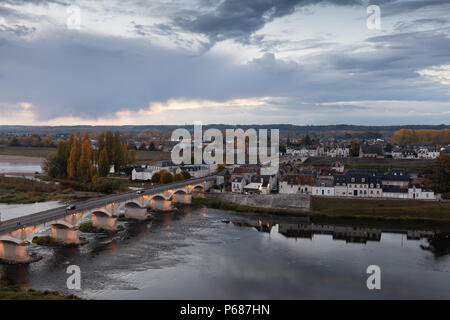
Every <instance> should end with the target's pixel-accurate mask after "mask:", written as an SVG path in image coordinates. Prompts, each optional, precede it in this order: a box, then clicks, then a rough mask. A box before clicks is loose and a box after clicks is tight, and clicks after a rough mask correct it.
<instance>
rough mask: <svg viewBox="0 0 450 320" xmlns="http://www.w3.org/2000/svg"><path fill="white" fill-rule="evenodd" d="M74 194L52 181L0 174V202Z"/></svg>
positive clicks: (46, 199) (64, 196) (67, 196)
mask: <svg viewBox="0 0 450 320" xmlns="http://www.w3.org/2000/svg"><path fill="white" fill-rule="evenodd" d="M74 196H75V195H74V193H73V192H72V190H71V189H64V187H63V186H61V185H57V184H54V183H45V182H41V181H36V180H31V179H26V178H15V177H5V176H3V175H0V203H35V202H44V201H51V200H61V199H70V198H73V197H74Z"/></svg>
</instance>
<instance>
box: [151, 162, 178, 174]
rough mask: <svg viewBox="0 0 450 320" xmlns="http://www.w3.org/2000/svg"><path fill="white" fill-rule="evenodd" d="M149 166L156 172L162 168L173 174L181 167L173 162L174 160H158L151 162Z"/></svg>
mask: <svg viewBox="0 0 450 320" xmlns="http://www.w3.org/2000/svg"><path fill="white" fill-rule="evenodd" d="M147 168H148V169H150V170H152V171H155V172H157V171H161V170H166V171H169V172H170V173H172V174H175V173H176V171H177V169H178V168H179V166H178V165H176V164H175V163H173V162H172V161H158V162H154V163H152V164H149V165H148V166H147Z"/></svg>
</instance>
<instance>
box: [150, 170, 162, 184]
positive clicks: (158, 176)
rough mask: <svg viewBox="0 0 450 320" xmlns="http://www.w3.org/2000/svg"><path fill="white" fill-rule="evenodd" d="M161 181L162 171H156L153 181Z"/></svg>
mask: <svg viewBox="0 0 450 320" xmlns="http://www.w3.org/2000/svg"><path fill="white" fill-rule="evenodd" d="M160 181H161V173H159V172H155V173H154V174H153V175H152V182H153V183H159V182H160Z"/></svg>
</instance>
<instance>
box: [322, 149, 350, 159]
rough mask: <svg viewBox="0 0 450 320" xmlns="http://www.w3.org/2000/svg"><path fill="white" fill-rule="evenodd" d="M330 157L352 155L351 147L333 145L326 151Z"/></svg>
mask: <svg viewBox="0 0 450 320" xmlns="http://www.w3.org/2000/svg"><path fill="white" fill-rule="evenodd" d="M326 155H327V157H329V158H347V157H348V156H349V155H350V148H348V147H333V148H331V149H329V150H327V153H326Z"/></svg>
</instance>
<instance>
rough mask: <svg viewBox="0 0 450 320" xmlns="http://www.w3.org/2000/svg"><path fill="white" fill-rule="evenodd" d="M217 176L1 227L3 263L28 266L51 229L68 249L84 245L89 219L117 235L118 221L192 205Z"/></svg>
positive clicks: (109, 198) (84, 204) (0, 256)
mask: <svg viewBox="0 0 450 320" xmlns="http://www.w3.org/2000/svg"><path fill="white" fill-rule="evenodd" d="M213 180H215V176H209V177H204V178H199V179H190V180H187V181H181V182H175V183H171V184H168V185H163V186H159V187H155V188H151V189H146V190H144V192H143V193H142V194H137V193H136V192H130V193H125V194H118V195H108V196H105V197H100V198H96V199H91V200H88V201H85V202H82V203H79V204H77V208H76V209H75V210H73V211H70V212H67V210H66V208H65V207H60V208H56V209H52V210H47V211H43V212H39V213H35V214H32V215H27V216H23V217H20V218H16V219H11V220H6V221H3V222H1V223H0V260H1V261H3V262H7V263H29V262H32V261H35V260H36V259H37V257H35V256H32V255H30V253H29V245H30V242H31V240H32V239H33V237H34V236H35V235H36V234H37V233H38V232H41V231H43V230H45V229H48V228H50V229H51V237H52V239H53V240H54V241H55V242H57V243H61V244H65V245H78V244H80V243H81V240H80V237H79V230H78V226H79V225H80V224H81V223H82V222H84V221H86V220H87V219H91V220H92V225H93V226H94V227H96V228H98V229H105V230H110V231H115V230H116V229H117V217H118V215H119V213H121V212H123V213H124V215H125V217H127V218H132V219H137V220H145V219H147V209H148V208H151V209H153V210H157V211H168V210H171V209H172V204H173V203H184V204H189V203H191V197H192V194H194V193H196V192H204V191H207V190H209V188H210V187H211V185H212V181H213Z"/></svg>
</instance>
